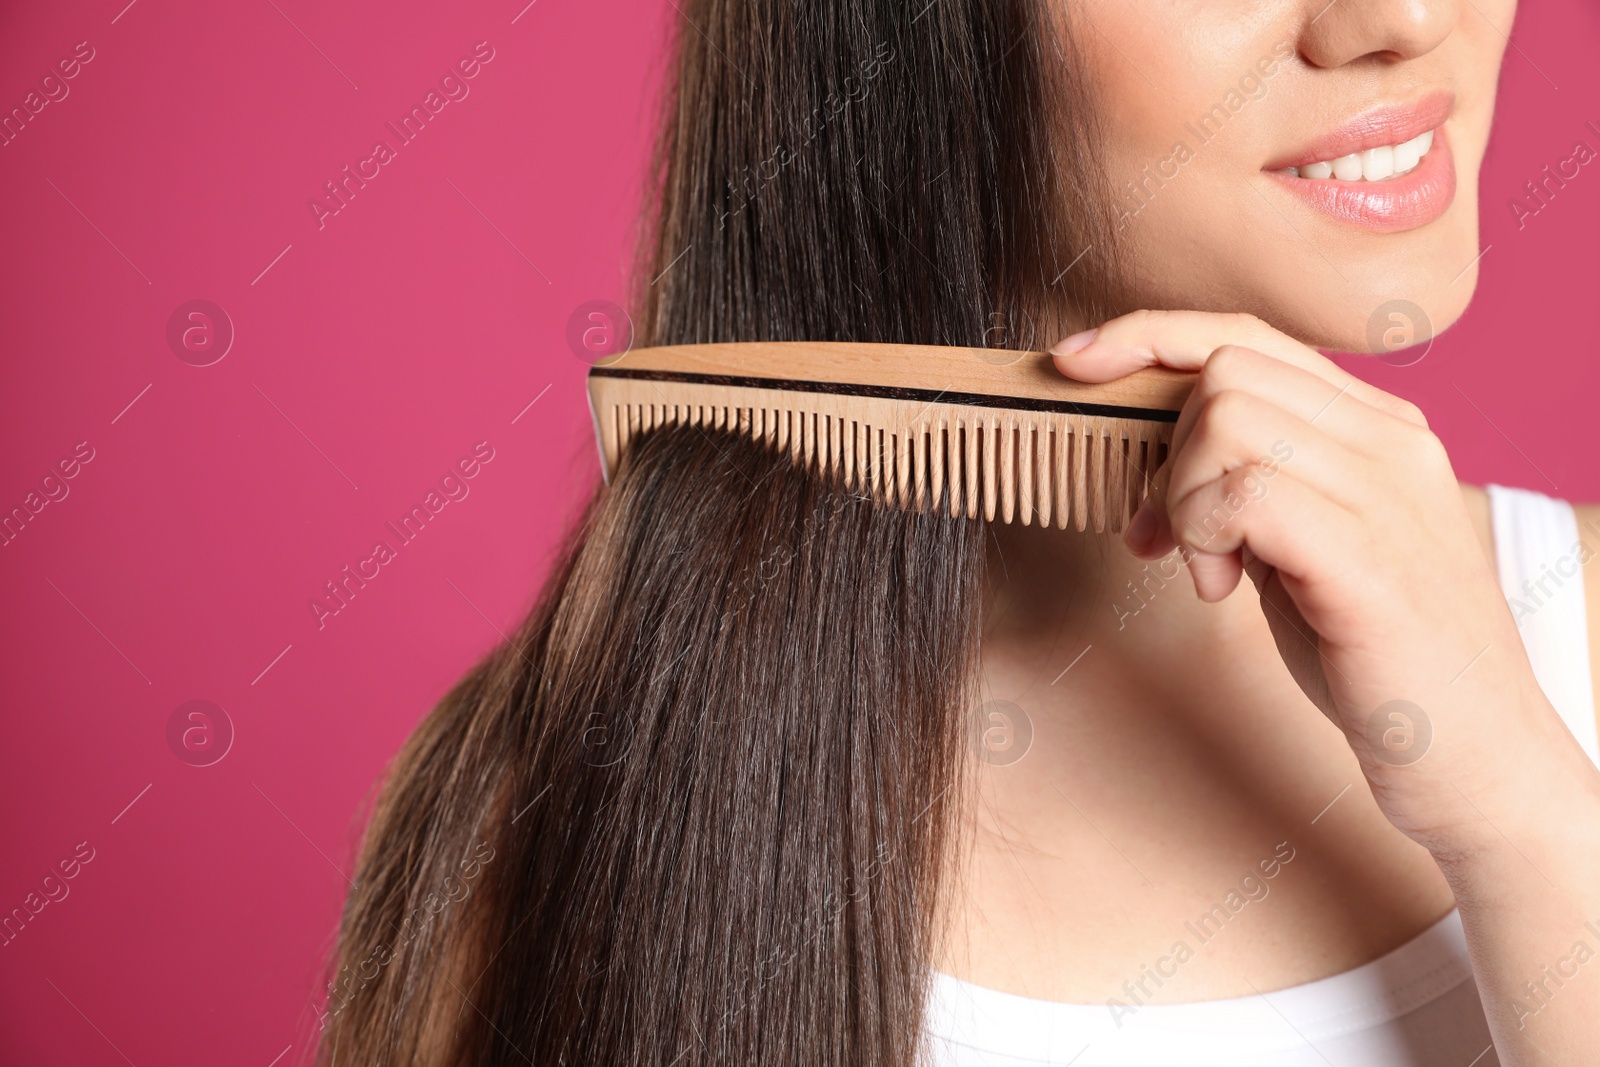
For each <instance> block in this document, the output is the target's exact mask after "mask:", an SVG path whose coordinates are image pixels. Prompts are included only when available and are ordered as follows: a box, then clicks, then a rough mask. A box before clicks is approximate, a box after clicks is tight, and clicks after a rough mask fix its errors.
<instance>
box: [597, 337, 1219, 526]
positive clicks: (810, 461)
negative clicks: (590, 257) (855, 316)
mask: <svg viewBox="0 0 1600 1067" xmlns="http://www.w3.org/2000/svg"><path fill="white" fill-rule="evenodd" d="M1194 379H1195V375H1194V374H1192V373H1187V372H1182V371H1172V370H1167V369H1165V368H1151V369H1147V370H1141V371H1137V372H1135V373H1134V374H1131V375H1129V376H1127V377H1125V378H1122V379H1119V380H1118V381H1115V382H1110V383H1107V384H1104V385H1087V384H1084V383H1082V382H1074V381H1072V380H1070V379H1067V378H1064V377H1062V375H1061V373H1060V372H1059V371H1057V370H1056V369H1055V367H1054V365H1053V364H1052V362H1051V359H1050V356H1049V354H1048V353H1045V352H1021V351H1014V350H1008V349H993V348H952V347H944V346H934V345H897V344H855V343H849V342H809V341H762V342H740V343H734V344H701V345H671V346H665V347H660V348H641V349H636V350H634V351H631V352H628V353H626V354H624V355H622V356H620V357H612V359H611V360H610V361H608V362H606V363H604V364H602V365H597V366H595V367H593V368H592V369H591V370H590V371H589V407H590V410H591V412H592V413H593V415H594V425H595V436H596V439H597V442H598V444H599V447H600V457H601V463H602V467H603V471H604V473H605V477H606V478H607V479H608V480H609V479H610V476H611V472H612V471H614V470H616V468H617V465H618V463H620V462H621V461H622V458H623V457H624V456H625V455H626V453H627V450H628V443H629V441H631V440H632V439H633V438H634V437H635V436H636V435H638V434H642V433H647V432H649V431H650V430H654V429H656V428H658V427H661V426H667V425H673V424H680V423H683V424H688V425H691V426H700V427H703V428H707V429H716V430H722V431H727V432H733V433H738V434H742V435H745V436H748V437H751V438H754V439H757V440H762V441H765V442H767V443H768V444H770V445H771V446H773V447H775V448H778V449H781V450H784V451H786V452H788V453H789V454H790V455H791V456H792V457H793V459H794V461H795V462H796V463H798V464H801V465H803V466H805V467H807V468H810V469H813V470H816V471H818V472H821V473H824V474H827V475H831V476H833V477H836V478H838V479H840V480H841V481H842V482H843V484H844V485H846V486H847V487H849V488H851V489H857V490H862V489H864V490H867V491H870V492H871V494H872V496H873V498H874V499H876V500H879V501H881V502H885V503H891V504H894V505H896V506H899V507H902V508H906V509H909V510H917V511H924V510H927V509H928V508H929V507H931V506H935V505H937V504H938V502H939V501H940V500H941V499H942V494H943V493H944V492H945V491H946V490H948V493H949V496H948V503H947V505H946V506H948V507H949V509H950V514H952V515H957V516H959V515H961V514H962V513H963V512H964V513H965V514H966V515H967V517H968V518H978V517H979V516H980V515H981V516H982V517H983V518H985V519H988V520H990V521H993V520H995V519H996V518H998V519H1001V520H1003V521H1005V522H1008V523H1009V522H1021V523H1022V524H1023V525H1029V524H1031V523H1035V522H1037V523H1038V524H1039V525H1040V526H1049V525H1052V524H1054V525H1055V526H1057V527H1059V528H1061V529H1066V528H1067V524H1068V523H1069V522H1071V523H1072V524H1073V525H1074V526H1075V527H1076V528H1077V529H1079V530H1083V529H1087V528H1091V527H1092V528H1093V529H1094V530H1096V531H1104V530H1105V529H1106V528H1107V526H1109V527H1110V528H1111V529H1112V530H1113V531H1120V530H1121V529H1122V528H1123V526H1124V525H1125V524H1126V522H1127V520H1128V519H1129V518H1130V517H1131V516H1132V514H1133V512H1134V510H1135V509H1136V508H1137V507H1138V505H1139V502H1140V501H1141V500H1143V499H1144V496H1145V493H1146V491H1147V487H1148V485H1149V476H1150V475H1151V474H1152V473H1153V472H1154V471H1155V469H1156V468H1157V467H1158V466H1160V464H1161V462H1162V461H1163V460H1164V459H1165V458H1166V454H1167V448H1168V446H1169V445H1170V444H1171V441H1172V429H1173V424H1174V423H1175V422H1176V421H1177V418H1178V411H1179V410H1180V409H1181V408H1182V407H1183V402H1184V400H1185V399H1186V398H1187V397H1188V395H1189V391H1190V389H1191V388H1192V387H1193V384H1194Z"/></svg>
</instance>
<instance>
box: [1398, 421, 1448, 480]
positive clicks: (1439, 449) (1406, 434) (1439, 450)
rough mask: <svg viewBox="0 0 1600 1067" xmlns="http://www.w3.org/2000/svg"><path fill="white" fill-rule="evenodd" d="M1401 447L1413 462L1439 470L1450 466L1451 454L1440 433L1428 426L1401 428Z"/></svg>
mask: <svg viewBox="0 0 1600 1067" xmlns="http://www.w3.org/2000/svg"><path fill="white" fill-rule="evenodd" d="M1400 433H1401V448H1402V449H1403V450H1404V452H1405V455H1406V456H1407V457H1408V458H1409V459H1410V460H1411V461H1412V462H1413V463H1418V464H1421V465H1423V466H1425V467H1427V468H1429V469H1432V470H1437V469H1439V468H1441V467H1443V468H1448V467H1449V466H1450V454H1449V453H1448V452H1447V451H1446V450H1445V447H1444V442H1443V441H1441V440H1440V439H1439V435H1438V434H1436V433H1434V432H1433V431H1432V430H1430V429H1428V428H1427V427H1426V426H1414V425H1407V426H1405V427H1402V428H1401V431H1400Z"/></svg>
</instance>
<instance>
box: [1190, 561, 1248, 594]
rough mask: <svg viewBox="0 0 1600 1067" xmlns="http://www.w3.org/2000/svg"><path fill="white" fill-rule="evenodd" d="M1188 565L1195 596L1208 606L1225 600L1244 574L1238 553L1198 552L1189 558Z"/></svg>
mask: <svg viewBox="0 0 1600 1067" xmlns="http://www.w3.org/2000/svg"><path fill="white" fill-rule="evenodd" d="M1188 563H1189V577H1191V578H1193V579H1194V591H1195V595H1197V596H1198V597H1199V598H1200V599H1201V600H1204V601H1205V602H1206V603H1207V604H1215V603H1216V602H1217V601H1219V600H1223V599H1225V598H1226V597H1227V596H1228V594H1230V593H1232V592H1233V590H1234V587H1236V586H1237V585H1238V584H1239V577H1240V575H1242V574H1243V573H1244V564H1243V562H1242V561H1241V560H1240V557H1239V553H1238V552H1220V553H1217V552H1196V553H1194V554H1193V555H1191V556H1189V559H1188Z"/></svg>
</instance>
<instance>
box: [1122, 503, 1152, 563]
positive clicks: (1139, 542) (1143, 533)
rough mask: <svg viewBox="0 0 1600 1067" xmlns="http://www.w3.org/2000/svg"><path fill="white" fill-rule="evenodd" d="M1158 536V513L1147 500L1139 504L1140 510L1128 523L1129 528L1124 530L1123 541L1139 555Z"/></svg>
mask: <svg viewBox="0 0 1600 1067" xmlns="http://www.w3.org/2000/svg"><path fill="white" fill-rule="evenodd" d="M1155 536H1156V513H1155V509H1154V508H1152V507H1151V506H1150V502H1149V501H1148V500H1147V501H1145V502H1144V503H1142V504H1140V505H1139V510H1138V511H1137V512H1135V513H1134V516H1133V521H1132V522H1130V523H1128V528H1127V530H1125V531H1123V534H1122V540H1123V542H1124V543H1125V544H1126V545H1127V546H1128V547H1129V548H1131V549H1132V550H1133V554H1134V555H1138V554H1139V553H1141V552H1143V551H1144V550H1145V549H1147V548H1149V547H1150V542H1151V541H1153V540H1155Z"/></svg>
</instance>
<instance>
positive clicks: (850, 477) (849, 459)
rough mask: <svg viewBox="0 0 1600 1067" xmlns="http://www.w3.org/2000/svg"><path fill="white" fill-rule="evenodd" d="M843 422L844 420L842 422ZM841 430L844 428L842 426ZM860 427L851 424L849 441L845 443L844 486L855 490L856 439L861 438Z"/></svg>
mask: <svg viewBox="0 0 1600 1067" xmlns="http://www.w3.org/2000/svg"><path fill="white" fill-rule="evenodd" d="M841 421H842V420H841ZM840 429H841V430H843V429H844V427H843V426H842V425H841V427H840ZM859 433H860V427H859V426H858V425H857V424H856V423H854V422H852V423H851V424H850V433H849V439H848V440H847V441H845V442H843V443H844V452H843V456H844V472H843V473H844V484H845V486H846V487H847V488H850V489H854V488H855V478H856V438H857V437H858V436H859Z"/></svg>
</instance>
